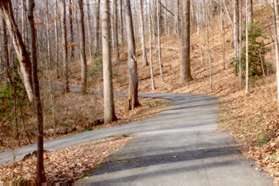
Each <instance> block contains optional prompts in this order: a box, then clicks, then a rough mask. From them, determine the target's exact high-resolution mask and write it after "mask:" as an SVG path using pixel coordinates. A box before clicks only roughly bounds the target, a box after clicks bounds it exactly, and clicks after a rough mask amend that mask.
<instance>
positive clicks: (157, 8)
mask: <svg viewBox="0 0 279 186" xmlns="http://www.w3.org/2000/svg"><path fill="white" fill-rule="evenodd" d="M156 13H157V53H158V63H159V70H160V78H161V81H164V77H163V65H162V52H161V6H160V0H156Z"/></svg>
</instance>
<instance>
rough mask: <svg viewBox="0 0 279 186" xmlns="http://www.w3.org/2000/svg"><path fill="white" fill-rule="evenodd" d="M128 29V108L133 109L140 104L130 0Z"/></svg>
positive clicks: (128, 5) (128, 3) (127, 2)
mask: <svg viewBox="0 0 279 186" xmlns="http://www.w3.org/2000/svg"><path fill="white" fill-rule="evenodd" d="M125 2H126V3H125V15H126V29H127V41H128V71H129V97H128V108H129V110H133V109H134V108H136V107H137V106H139V105H140V103H139V99H138V70H137V60H136V44H135V36H134V28H133V19H132V11H131V4H130V0H126V1H125Z"/></svg>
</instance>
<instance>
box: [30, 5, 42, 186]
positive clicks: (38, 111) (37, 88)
mask: <svg viewBox="0 0 279 186" xmlns="http://www.w3.org/2000/svg"><path fill="white" fill-rule="evenodd" d="M34 8H35V2H34V0H29V14H28V19H29V24H30V28H31V56H32V78H33V90H34V109H35V113H36V115H37V118H36V119H37V125H38V134H37V135H38V142H37V143H38V150H37V182H38V184H39V185H42V183H44V182H45V181H46V177H45V172H44V123H43V122H44V119H43V109H42V103H41V97H40V85H39V79H38V72H37V71H38V69H37V30H36V28H35V21H34Z"/></svg>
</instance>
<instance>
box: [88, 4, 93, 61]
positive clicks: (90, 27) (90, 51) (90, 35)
mask: <svg viewBox="0 0 279 186" xmlns="http://www.w3.org/2000/svg"><path fill="white" fill-rule="evenodd" d="M90 12H91V10H90V0H87V30H88V31H87V34H88V51H89V57H90V59H89V61H90V62H92V60H93V51H92V47H93V46H92V36H93V34H92V23H91V14H90Z"/></svg>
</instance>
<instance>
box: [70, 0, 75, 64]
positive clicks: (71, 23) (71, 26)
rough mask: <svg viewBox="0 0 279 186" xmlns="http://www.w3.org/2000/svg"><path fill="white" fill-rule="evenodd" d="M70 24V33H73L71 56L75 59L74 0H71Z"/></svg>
mask: <svg viewBox="0 0 279 186" xmlns="http://www.w3.org/2000/svg"><path fill="white" fill-rule="evenodd" d="M69 24H70V33H71V35H70V36H71V37H70V39H71V43H70V46H71V47H70V49H71V52H70V56H71V59H72V60H73V59H74V57H75V47H74V42H75V40H74V25H73V2H72V0H69Z"/></svg>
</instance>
